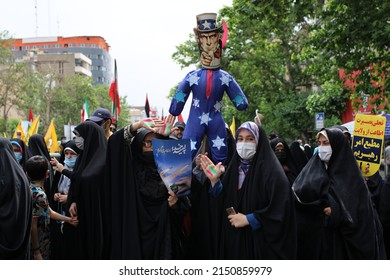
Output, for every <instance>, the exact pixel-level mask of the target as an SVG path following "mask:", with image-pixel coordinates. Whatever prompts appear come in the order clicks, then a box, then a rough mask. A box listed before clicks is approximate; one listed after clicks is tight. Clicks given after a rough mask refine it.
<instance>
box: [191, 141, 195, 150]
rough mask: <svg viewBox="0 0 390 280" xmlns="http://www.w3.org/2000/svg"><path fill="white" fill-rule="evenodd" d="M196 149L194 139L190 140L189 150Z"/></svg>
mask: <svg viewBox="0 0 390 280" xmlns="http://www.w3.org/2000/svg"><path fill="white" fill-rule="evenodd" d="M194 150H196V141H192V140H191V151H194Z"/></svg>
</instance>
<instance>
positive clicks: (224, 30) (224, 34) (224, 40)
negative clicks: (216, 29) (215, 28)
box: [221, 20, 229, 48]
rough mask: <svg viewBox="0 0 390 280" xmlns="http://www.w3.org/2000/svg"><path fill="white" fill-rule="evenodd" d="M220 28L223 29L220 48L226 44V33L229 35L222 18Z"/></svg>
mask: <svg viewBox="0 0 390 280" xmlns="http://www.w3.org/2000/svg"><path fill="white" fill-rule="evenodd" d="M222 29H223V35H222V39H221V41H222V48H225V45H226V41H227V38H228V35H229V29H228V26H227V24H226V22H225V20H222Z"/></svg>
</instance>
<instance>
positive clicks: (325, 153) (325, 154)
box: [318, 145, 332, 162]
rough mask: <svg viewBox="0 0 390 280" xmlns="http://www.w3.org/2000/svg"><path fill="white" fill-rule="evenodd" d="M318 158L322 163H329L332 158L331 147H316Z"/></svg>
mask: <svg viewBox="0 0 390 280" xmlns="http://www.w3.org/2000/svg"><path fill="white" fill-rule="evenodd" d="M318 156H319V157H320V159H321V160H322V161H325V162H329V160H330V157H331V156H332V147H331V146H330V145H329V146H318Z"/></svg>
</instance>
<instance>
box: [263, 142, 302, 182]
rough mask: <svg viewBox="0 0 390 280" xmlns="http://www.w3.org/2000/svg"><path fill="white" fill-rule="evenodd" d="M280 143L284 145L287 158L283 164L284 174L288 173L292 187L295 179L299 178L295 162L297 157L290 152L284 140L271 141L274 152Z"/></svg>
mask: <svg viewBox="0 0 390 280" xmlns="http://www.w3.org/2000/svg"><path fill="white" fill-rule="evenodd" d="M278 143H282V145H283V147H284V152H285V155H286V158H285V162H284V163H281V164H282V166H283V170H284V172H285V173H286V176H287V178H288V181H289V182H290V185H292V184H293V183H294V180H295V178H297V176H298V173H299V168H298V165H297V163H296V161H295V157H294V156H293V155H292V151H291V150H290V147H289V146H288V144H287V142H286V141H285V140H284V139H283V138H281V137H277V138H274V139H272V140H271V141H270V145H271V148H272V150H273V151H274V152H275V147H276V145H277V144H278ZM275 153H276V152H275Z"/></svg>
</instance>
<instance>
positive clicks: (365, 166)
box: [352, 114, 386, 177]
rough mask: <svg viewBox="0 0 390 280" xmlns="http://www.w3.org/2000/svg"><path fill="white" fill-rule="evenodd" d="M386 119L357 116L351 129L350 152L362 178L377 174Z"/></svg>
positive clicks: (363, 115)
mask: <svg viewBox="0 0 390 280" xmlns="http://www.w3.org/2000/svg"><path fill="white" fill-rule="evenodd" d="M385 126H386V118H385V117H383V116H374V115H365V114H357V115H356V117H355V126H354V129H353V141H352V151H353V154H354V156H355V158H356V160H357V162H358V165H359V168H360V170H361V171H362V173H363V176H365V177H369V176H372V175H374V174H375V173H376V172H378V170H379V168H380V166H381V160H382V151H383V146H384V144H383V143H384V136H385Z"/></svg>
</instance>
